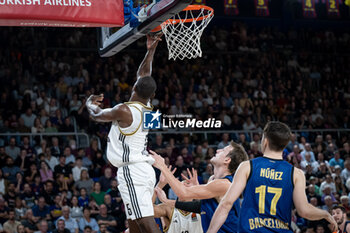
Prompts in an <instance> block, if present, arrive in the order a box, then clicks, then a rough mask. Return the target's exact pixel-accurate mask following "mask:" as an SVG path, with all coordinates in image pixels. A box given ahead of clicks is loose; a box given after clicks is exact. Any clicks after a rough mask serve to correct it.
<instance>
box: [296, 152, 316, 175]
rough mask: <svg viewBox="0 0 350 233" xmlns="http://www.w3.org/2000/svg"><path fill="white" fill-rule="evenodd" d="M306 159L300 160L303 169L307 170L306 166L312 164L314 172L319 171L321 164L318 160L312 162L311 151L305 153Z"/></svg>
mask: <svg viewBox="0 0 350 233" xmlns="http://www.w3.org/2000/svg"><path fill="white" fill-rule="evenodd" d="M304 158H305V160H303V161H301V162H300V167H301V169H303V171H304V172H305V170H306V166H307V165H311V167H312V172H313V173H316V172H317V171H318V167H319V166H320V165H319V164H318V162H316V161H315V162H312V161H311V155H310V153H309V152H307V153H305V157H304Z"/></svg>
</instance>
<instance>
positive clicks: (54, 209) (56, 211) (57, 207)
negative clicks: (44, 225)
mask: <svg viewBox="0 0 350 233" xmlns="http://www.w3.org/2000/svg"><path fill="white" fill-rule="evenodd" d="M62 203H63V198H62V197H61V195H60V194H58V195H56V197H55V200H54V204H53V205H51V206H50V213H51V216H52V220H53V221H56V220H57V219H58V218H59V217H61V216H62V206H63V204H62Z"/></svg>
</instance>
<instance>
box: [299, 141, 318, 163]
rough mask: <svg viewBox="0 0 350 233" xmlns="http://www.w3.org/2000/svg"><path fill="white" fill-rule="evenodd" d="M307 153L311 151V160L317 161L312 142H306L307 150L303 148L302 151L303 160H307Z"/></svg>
mask: <svg viewBox="0 0 350 233" xmlns="http://www.w3.org/2000/svg"><path fill="white" fill-rule="evenodd" d="M306 153H309V154H310V155H311V161H312V162H315V161H316V159H315V154H314V152H313V151H312V149H311V145H310V143H306V144H305V150H303V151H302V152H301V153H300V155H301V158H302V160H303V161H304V160H305V154H306Z"/></svg>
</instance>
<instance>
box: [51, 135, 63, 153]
mask: <svg viewBox="0 0 350 233" xmlns="http://www.w3.org/2000/svg"><path fill="white" fill-rule="evenodd" d="M51 142H52V146H51V154H52V155H53V156H55V157H57V156H60V155H61V152H62V149H61V147H60V146H59V141H58V138H57V137H53V138H52V139H51Z"/></svg>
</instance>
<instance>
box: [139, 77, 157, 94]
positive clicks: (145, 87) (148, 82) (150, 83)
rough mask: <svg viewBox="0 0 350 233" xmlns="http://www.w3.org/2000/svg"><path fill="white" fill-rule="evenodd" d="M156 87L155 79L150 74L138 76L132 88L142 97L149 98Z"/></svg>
mask: <svg viewBox="0 0 350 233" xmlns="http://www.w3.org/2000/svg"><path fill="white" fill-rule="evenodd" d="M156 89H157V84H156V81H155V80H154V78H153V77H151V76H145V77H142V78H139V79H138V80H137V82H136V83H135V86H134V90H135V92H136V94H137V95H138V96H139V97H140V98H142V99H149V98H151V97H152V96H153V94H154V93H155V91H156Z"/></svg>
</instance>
